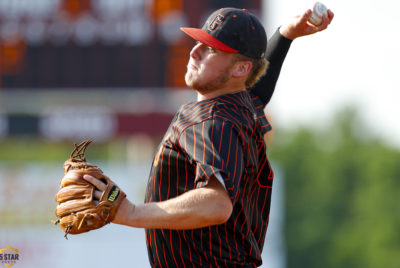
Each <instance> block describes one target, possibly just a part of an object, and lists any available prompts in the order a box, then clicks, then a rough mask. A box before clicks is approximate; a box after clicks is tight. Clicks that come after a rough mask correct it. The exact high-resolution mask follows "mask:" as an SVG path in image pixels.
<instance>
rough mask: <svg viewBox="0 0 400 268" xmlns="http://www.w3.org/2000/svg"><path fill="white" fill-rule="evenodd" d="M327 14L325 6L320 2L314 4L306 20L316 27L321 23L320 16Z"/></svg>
mask: <svg viewBox="0 0 400 268" xmlns="http://www.w3.org/2000/svg"><path fill="white" fill-rule="evenodd" d="M324 14H325V15H327V14H328V9H327V8H326V6H325V5H324V4H322V3H320V2H316V3H315V4H314V7H313V9H312V14H311V17H310V18H309V19H308V21H309V22H311V23H312V24H314V25H316V26H318V25H320V24H321V23H322V16H323V15H324Z"/></svg>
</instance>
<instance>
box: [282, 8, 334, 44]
mask: <svg viewBox="0 0 400 268" xmlns="http://www.w3.org/2000/svg"><path fill="white" fill-rule="evenodd" d="M311 14H312V11H311V9H308V10H306V11H305V12H304V13H303V14H302V15H298V16H295V17H294V18H293V19H292V20H291V21H289V22H288V23H287V24H284V25H282V26H281V27H280V28H279V31H280V33H281V34H282V35H283V36H284V37H286V38H288V39H290V40H294V39H296V38H298V37H302V36H306V35H310V34H314V33H317V32H321V31H323V30H325V29H326V28H327V27H328V25H329V24H330V23H331V22H332V20H333V17H334V14H333V12H332V11H331V10H330V9H328V12H327V15H324V16H322V23H321V24H320V25H318V26H315V25H313V24H311V23H310V22H308V19H309V18H310V16H311Z"/></svg>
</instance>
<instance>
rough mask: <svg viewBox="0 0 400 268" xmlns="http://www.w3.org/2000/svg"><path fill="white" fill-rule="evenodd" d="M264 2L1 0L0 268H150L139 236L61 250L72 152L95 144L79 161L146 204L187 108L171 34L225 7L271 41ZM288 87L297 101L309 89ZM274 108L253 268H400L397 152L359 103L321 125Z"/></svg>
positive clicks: (181, 49)
mask: <svg viewBox="0 0 400 268" xmlns="http://www.w3.org/2000/svg"><path fill="white" fill-rule="evenodd" d="M275 2H276V1H261V0H247V1H244V0H235V1H229V0H208V1H207V0H205V1H190V0H146V1H145V0H34V1H26V0H0V250H1V249H5V248H6V247H7V246H10V247H12V248H14V249H18V250H19V254H20V260H18V261H17V262H15V263H8V264H14V265H15V267H54V266H57V267H71V266H74V267H92V266H96V267H99V268H100V267H109V266H114V267H148V261H147V253H146V249H145V240H144V232H143V230H137V229H133V228H127V227H122V226H116V225H110V226H107V227H105V228H104V229H101V230H97V231H94V232H90V233H88V234H85V235H82V236H78V237H74V236H72V237H70V239H69V240H68V241H66V240H65V239H64V238H63V235H62V232H61V230H60V229H59V228H58V227H55V226H53V225H52V224H51V223H50V220H51V219H54V217H55V215H54V209H55V205H56V203H55V201H54V195H55V193H56V191H57V188H58V182H59V179H60V178H61V176H62V164H63V162H64V160H65V159H66V158H67V157H68V156H69V153H70V151H71V149H72V143H77V142H79V141H81V140H83V139H87V138H90V139H93V140H94V141H95V142H94V143H93V144H92V145H90V147H89V149H88V151H87V155H88V156H87V158H88V159H89V160H90V161H91V162H93V163H95V164H98V165H100V166H101V167H102V169H103V170H104V171H105V173H106V174H108V175H110V177H112V178H113V179H115V180H116V181H118V184H119V185H120V186H121V187H122V188H123V189H124V190H126V192H127V193H128V196H129V197H130V198H131V199H132V200H133V201H135V202H143V194H144V188H145V186H146V182H147V176H148V172H149V169H150V165H151V161H152V157H153V154H154V151H155V149H156V147H157V146H158V143H159V141H160V139H161V138H162V136H163V134H164V131H165V130H166V129H167V127H168V125H169V122H170V120H171V119H172V117H173V114H174V113H175V111H176V110H177V109H178V108H179V106H180V105H181V104H183V103H185V102H188V101H192V100H194V99H195V93H194V92H192V91H191V90H185V89H184V87H185V85H184V80H183V77H184V73H185V71H186V62H187V59H188V53H189V51H190V49H191V47H192V45H193V42H192V41H191V40H190V39H189V38H184V37H183V35H182V33H181V32H180V31H179V27H180V26H182V25H186V26H193V27H197V26H199V25H201V24H202V22H203V21H204V19H205V18H206V17H207V15H208V14H209V13H210V11H212V10H214V9H216V8H218V7H223V6H235V7H240V8H242V7H245V8H247V9H249V10H250V11H251V12H253V13H255V14H256V15H257V16H259V17H260V18H262V19H263V20H264V21H266V22H268V23H269V24H268V25H273V26H269V27H268V28H267V31H268V33H269V36H270V33H271V32H273V31H274V30H275V28H274V27H275V25H276V26H278V25H279V23H277V22H275V19H276V17H277V15H275V13H274V12H272V11H270V10H269V9H268V7H274V6H276V5H274V3H275ZM284 2H285V1H284ZM285 3H289V4H293V3H290V1H286V2H285ZM331 3H333V2H331ZM343 5H344V3H343ZM337 6H338V7H339V6H340V5H339V3H337ZM266 10H267V11H266ZM278 10H279V9H278ZM301 10H303V9H301ZM342 10H343V9H342ZM334 11H335V10H334ZM336 19H339V18H336ZM333 33H335V32H334V29H333V32H332V34H333ZM321 39H322V40H323V41H324V42H326V39H323V38H321ZM310 40H312V39H310ZM314 40H315V39H314ZM296 42H297V41H296ZM314 42H315V41H314ZM321 42H322V41H321ZM299 44H300V43H299ZM303 44H304V46H310V43H303ZM317 44H321V43H318V42H317ZM335 45H337V44H335ZM300 47H301V46H300ZM324 47H325V48H326V47H327V46H326V45H325V46H324ZM328 48H330V49H332V50H334V48H333V44H332V46H330V47H329V46H328ZM339 48H340V46H339ZM302 49H305V48H304V47H302ZM320 49H321V50H317V53H315V47H314V54H318V51H322V48H320ZM294 51H295V52H296V53H297V54H300V55H301V56H304V55H305V54H307V53H306V52H310V50H306V49H305V52H304V53H303V52H302V53H299V50H296V48H294ZM292 56H294V55H291V54H289V55H288V60H287V63H286V65H285V66H284V69H283V72H282V75H283V77H282V79H284V80H285V81H288V80H289V81H290V79H287V78H288V77H285V75H284V73H285V71H287V72H289V70H288V69H286V68H288V67H287V66H291V68H293V69H296V68H297V70H298V69H299V68H298V66H296V67H293V66H294V65H293V62H292V61H291V57H292ZM292 59H293V58H292ZM301 61H302V60H301ZM321 61H322V60H321V58H320V57H315V59H313V62H312V64H311V63H310V62H309V65H307V66H308V67H309V68H311V67H312V65H313V64H321ZM291 64H292V65H291ZM301 66H302V67H303V66H304V63H303V62H302V63H301ZM317 69H318V68H317ZM303 71H304V70H302V72H303ZM313 71H314V72H315V73H314V77H316V76H319V77H321V79H323V78H324V77H325V78H326V77H329V75H333V74H332V73H330V74H326V73H322V71H321V70H313ZM335 74H336V73H335ZM294 77H296V76H294ZM296 78H297V77H296ZM385 81H386V80H385ZM295 82H297V83H296V84H294V85H293V87H294V88H295V89H296V90H295V91H296V92H297V91H301V92H306V88H307V89H308V88H310V87H311V86H312V85H309V84H308V83H306V82H307V81H305V80H299V81H297V80H296V81H295ZM303 82H304V86H301V85H302V83H303ZM317 84H318V83H317ZM350 84H351V83H350ZM282 86H287V84H279V83H278V89H277V90H279V91H278V94H279V92H281V91H280V90H281V89H280V88H281V87H282ZM326 86H327V87H329V85H326ZM349 87H350V86H349ZM330 89H331V88H330ZM284 90H285V91H289V90H288V89H287V88H286V87H285V89H284ZM292 92H293V91H292ZM303 95H305V94H303ZM315 96H318V95H317V94H316V95H315ZM305 98H306V101H307V102H310V103H312V102H313V101H314V103H316V102H317V101H315V100H314V99H313V98H312V96H311V97H310V96H308V97H305ZM279 100H280V99H279V95H278V97H277V98H276V99H274V98H273V100H272V101H273V102H274V101H275V103H278V106H279V107H284V109H290V108H291V107H293V106H295V105H294V103H300V104H298V105H299V106H304V105H303V104H302V101H303V102H304V100H301V101H300V99H299V98H296V97H293V96H290V97H289V98H288V99H286V100H285V102H282V103H280V102H279ZM276 101H277V102H276ZM288 103H289V104H291V105H288ZM306 106H307V105H306ZM321 106H324V103H322V104H321ZM296 107H297V108H299V107H298V106H296ZM279 109H281V108H278V109H276V110H274V109H268V110H267V112H268V114H269V116H270V117H271V120H272V123H273V125H274V131H273V133H271V134H270V135H269V136H268V137H266V138H267V139H268V146H269V157H270V159H271V161H272V166H273V168H274V169H275V170H276V174H277V175H276V178H275V182H274V189H273V191H274V194H273V202H272V205H273V207H272V212H271V220H270V221H271V227H270V228H269V229H268V233H267V239H266V247H265V250H264V252H263V255H264V265H263V267H272V268H283V267H307V268H314V267H315V268H320V267H351V268H357V267H363V268H365V267H371V268H372V267H385V268H386V267H393V268H394V267H400V257H399V256H398V252H399V251H400V237H399V232H398V230H397V229H398V226H399V225H400V211H399V206H398V204H399V203H400V202H399V201H400V200H399V199H400V198H399V189H400V180H399V178H400V164H399V163H400V152H399V148H398V146H397V147H396V146H393V142H391V141H388V140H386V139H384V138H382V136H379V135H375V134H376V129H375V128H372V127H371V122H369V121H367V120H365V118H366V117H365V115H364V114H363V113H362V111H363V110H362V109H360V108H359V106H357V105H341V106H340V107H339V108H338V109H336V110H330V118H329V120H328V119H326V120H325V119H324V120H319V121H317V120H315V122H314V121H312V120H313V119H312V118H311V122H310V121H309V122H308V123H301V122H293V123H291V124H288V125H280V123H279V120H275V119H276V118H279V115H278V113H276V111H277V110H279ZM299 109H300V108H299ZM310 109H311V108H308V110H310ZM311 110H312V109H311ZM274 111H275V113H274ZM314 113H315V114H316V115H318V113H319V111H318V110H314ZM319 119H320V118H319ZM385 119H388V118H382V120H385ZM376 124H378V123H376ZM12 251H13V249H6V251H5V252H8V253H10V252H12ZM93 260H95V261H93ZM5 264H7V263H4V262H2V261H0V267H3V266H4V267H5Z"/></svg>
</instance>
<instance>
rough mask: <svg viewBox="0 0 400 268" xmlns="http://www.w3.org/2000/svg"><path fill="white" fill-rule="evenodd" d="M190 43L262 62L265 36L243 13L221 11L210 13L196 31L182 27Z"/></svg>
mask: <svg viewBox="0 0 400 268" xmlns="http://www.w3.org/2000/svg"><path fill="white" fill-rule="evenodd" d="M181 30H182V31H183V32H185V33H186V34H187V35H189V36H190V37H192V38H193V39H195V40H197V41H199V42H201V43H204V44H206V45H207V46H210V47H212V48H215V49H218V50H222V51H225V52H231V53H240V54H243V55H245V56H248V57H251V58H262V57H264V56H265V51H266V48H267V35H266V33H265V29H264V27H263V26H262V24H261V23H260V21H259V20H258V19H257V18H256V17H255V16H254V15H253V14H251V13H249V12H248V11H247V10H245V9H238V8H230V7H228V8H221V9H219V10H217V11H215V12H213V13H212V14H211V15H210V16H209V17H208V19H207V21H206V22H205V23H204V25H203V27H202V28H201V29H200V28H187V27H182V28H181Z"/></svg>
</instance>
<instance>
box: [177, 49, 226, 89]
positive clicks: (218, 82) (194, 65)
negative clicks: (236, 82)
mask: <svg viewBox="0 0 400 268" xmlns="http://www.w3.org/2000/svg"><path fill="white" fill-rule="evenodd" d="M232 59H233V58H232V54H231V53H226V52H223V51H219V50H215V49H213V48H211V47H209V46H206V45H205V44H203V43H200V42H199V43H197V44H196V45H195V46H194V47H193V49H192V51H191V52H190V58H189V63H188V65H187V72H186V75H185V81H186V84H187V85H188V86H189V87H191V88H193V89H194V90H197V91H199V92H201V93H206V92H211V91H214V90H217V89H220V88H221V87H223V86H224V85H225V84H226V82H227V81H228V80H229V79H230V77H231V72H230V70H231V67H232V66H233V60H232Z"/></svg>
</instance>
